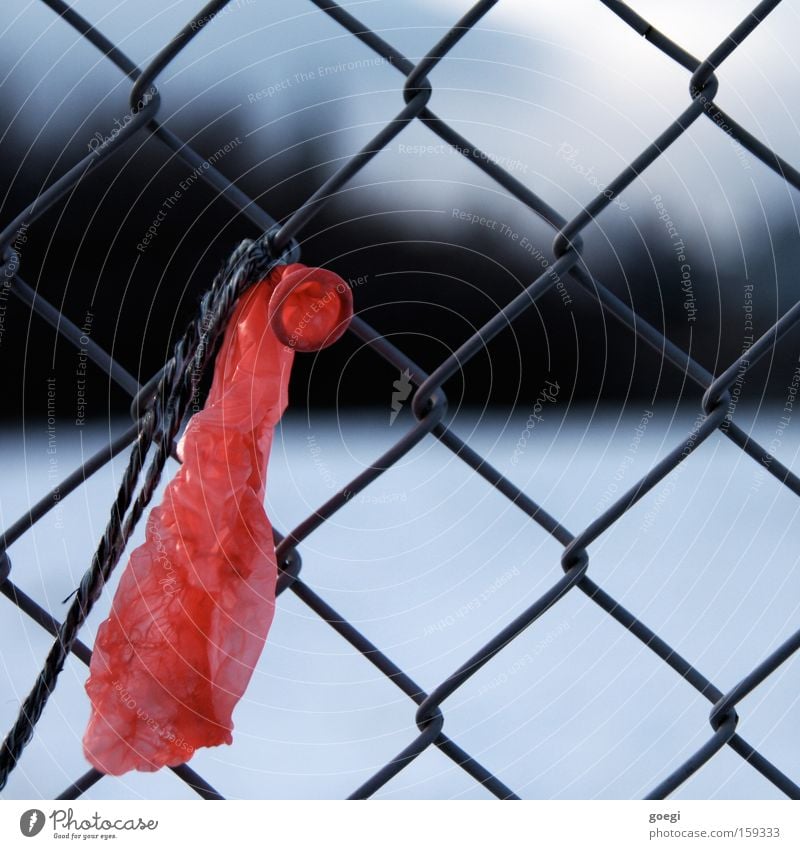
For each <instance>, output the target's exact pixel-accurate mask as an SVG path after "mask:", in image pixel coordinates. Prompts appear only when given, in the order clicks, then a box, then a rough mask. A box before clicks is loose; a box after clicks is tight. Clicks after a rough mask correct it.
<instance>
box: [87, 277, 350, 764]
mask: <svg viewBox="0 0 800 849" xmlns="http://www.w3.org/2000/svg"><path fill="white" fill-rule="evenodd" d="M312 273H314V274H317V276H318V277H322V278H323V279H324V280H325V281H326V282H325V285H324V287H323V288H324V289H325V291H329V290H330V286H331V284H335V285H334V288H335V287H336V286H340V285H341V287H343V288H344V289H345V290H346V295H344V297H343V298H342V297H338V296H337V297H331V298H327V299H324V298H320V297H317V300H315V301H314V303H313V304H312V306H316V307H317V308H316V309H311V310H310V318H309V320H308V321H306V322H305V324H303V326H302V327H299V325H300V324H301V322H300V321H298V313H297V310H298V308H299V307H302V310H301V313H300V314H301V315H304V314H305V312H309V310H308V306H309V304H308V294H309V291H310V290H309V287H308V286H307V285H303V286H301V291H300V292H299V298H298V299H297V300H295V299H294V297H293V295H292V292H291V291H290V290H289V289H286V287H284V289H283V293H282V294H281V301H280V304H278V306H277V307H276V302H275V301H273V302H272V305H271V306H270V304H269V298H270V296H271V295H272V294H273V289H275V287H276V286H279V285H280V283H281V281H282V280H285V279H286V278H287V276H288V275H292V274H294V275H295V278H296V279H297V275H300V278H301V279H302V280H303V281H305V284H308V283H309V281H310V280H312V279H314V278H313V277H310V276H309V275H310V274H312ZM310 285H311V287H312V288H313V286H314V285H315V284H313V283H311V284H310ZM317 294H318V295H319V291H317ZM339 294H341V293H337V295H339ZM349 295H350V290H349V289H348V288H347V286H346V284H345V283H344V281H342V280H341V278H339V277H337V276H336V275H333V274H332V273H331V272H327V271H319V270H317V269H306V267H305V266H301V265H290V266H279V267H278V268H276V269H275V270H273V272H272V273H271V274H270V276H269V277H268V278H267V279H266V280H263V281H262V282H261V283H259V284H257V285H256V286H254V287H253V288H252V289H250V290H249V291H248V292H247V293H246V294H245V295H243V296H242V298H241V299H240V300H239V303H238V304H237V305H236V307H235V311H234V315H233V317H232V319H231V321H230V323H229V325H228V329H227V331H226V333H225V338H224V341H223V344H222V347H221V349H220V351H219V354H218V357H217V362H216V367H215V371H214V379H213V383H212V387H211V390H210V393H209V396H208V399H207V400H206V403H205V405H204V407H203V409H202V410H201V411H199V412H198V413H196V414H195V415H194V416H193V417H192V419H191V420H190V422H189V424H188V426H187V428H186V431H185V433H184V436H183V438H182V440H181V442H180V446H179V453H180V456H181V458H182V460H183V463H182V465H181V468H180V470H179V471H178V473H177V474H176V475H175V477H174V478H173V479H172V481H170V483H169V485H168V486H167V488H166V491H165V493H164V498H163V500H162V502H161V504H160V505H159V506H158V507H155V508H153V510H151V512H150V515H149V517H148V520H147V527H146V538H145V542H144V543H143V544H142V545H140V546H139V547H138V548H137V549H136V550H135V551H134V552H133V553H132V554H131V558H130V562H129V564H128V567H127V568H126V569H125V571H124V573H123V575H122V578H121V580H120V584H119V587H118V589H117V592H116V594H115V596H114V600H113V603H112V608H111V615H110V616H109V618H108V619H106V620H105V621H104V622H103V623H102V624H101V626H100V628H99V629H98V633H97V639H96V641H95V647H94V652H93V655H92V662H91V668H90V676H89V679H88V681H87V682H86V690H87V692H88V694H89V698H90V700H91V703H92V713H91V718H90V720H89V725H88V727H87V729H86V734H85V735H84V741H83V742H84V753H85V755H86V757H87V759H88V760H89V762H90V763H91V764H92V765H93V766H95V767H96V768H97V769H99V770H100V771H102V772H105V773H110V774H113V775H120V774H122V773H124V772H127V771H128V770H131V769H138V770H143V771H152V770H156V769H159V768H160V767H162V766H177V765H178V764H181V763H184V762H185V761H188V760H189V759H190V758H191V757H192V755H193V754H194V751H195V750H196V749H198V748H200V747H202V746H216V745H219V744H221V743H230V742H231V739H232V738H231V731H232V729H233V721H232V713H233V709H234V707H235V706H236V704H237V702H238V701H239V699H240V698H241V697H242V695H243V693H244V691H245V689H246V687H247V684H248V682H249V680H250V677H251V675H252V673H253V669H254V667H255V664H256V662H257V661H258V658H259V656H260V654H261V650H262V648H263V646H264V641H265V639H266V636H267V631H268V630H269V626H270V624H271V622H272V617H273V613H274V609H275V583H276V577H277V566H276V561H275V548H274V544H273V537H272V527H271V525H270V522H269V520H268V518H267V516H266V513H265V512H264V507H263V501H264V488H265V484H266V472H267V461H268V458H269V450H270V445H271V443H272V432H273V428H274V426H275V424H276V423H277V422H278V420H279V419H280V417H281V414H282V412H283V410H284V408H285V407H286V403H287V385H288V381H289V373H290V370H291V366H292V359H293V357H294V353H293V351H292V348H291V347H290V346H289V345H287V344H286V342H288V341H289V340H284V341H280V340H279V339H278V338H277V337H276V335H275V333H274V332H273V329H272V326H271V324H270V319H272V320H273V323H274V321H276V320H277V319H275V315H276V314H278V315H279V314H280V313H281V312H283V311H284V310H285V311H287V312H290V313H291V316H290V319H289V321H288V322H284V327H290V328H293V330H294V331H296V332H295V340H294V341H295V343H296V347H299V348H301V349H302V350H309V349H313V347H315V346H316V347H320V346H323V345H324V344H327V342H328V340H329V339H330V335H331V327H337V328H338V326H339V324H340V323H341V322H342V321H343V322H344V326H345V327H346V324H347V321H348V320H349V313H348V314H345V315H344V316H343V314H342V312H341V307H342V304H343V303H344V304H345V308H346V309H345V312H346V311H347V309H350V307H349V304H351V301H350V299H349ZM326 316H327V318H326ZM298 328H299V329H298ZM282 335H283V334H282ZM337 335H338V334H337Z"/></svg>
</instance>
